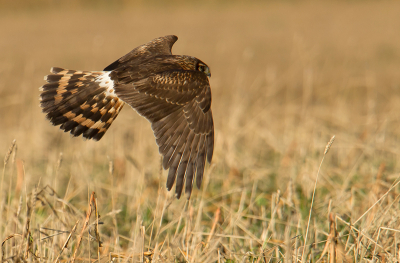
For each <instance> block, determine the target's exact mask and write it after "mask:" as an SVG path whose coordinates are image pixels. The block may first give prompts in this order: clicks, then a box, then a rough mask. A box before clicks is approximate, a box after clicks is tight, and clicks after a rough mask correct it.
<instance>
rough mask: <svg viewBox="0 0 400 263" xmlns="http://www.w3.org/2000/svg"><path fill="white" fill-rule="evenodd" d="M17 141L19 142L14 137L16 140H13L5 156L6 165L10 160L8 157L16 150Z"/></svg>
mask: <svg viewBox="0 0 400 263" xmlns="http://www.w3.org/2000/svg"><path fill="white" fill-rule="evenodd" d="M16 142H17V140H16V139H14V140H13V141H12V143H11V146H10V148H8V151H7V153H6V156H5V157H4V165H6V164H7V162H8V159H10V155H11V153H12V151H13V150H14V147H15V143H16Z"/></svg>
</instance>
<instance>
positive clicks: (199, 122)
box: [115, 70, 214, 198]
mask: <svg viewBox="0 0 400 263" xmlns="http://www.w3.org/2000/svg"><path fill="white" fill-rule="evenodd" d="M115 92H116V94H117V96H118V98H120V99H121V100H123V101H124V102H126V103H128V104H129V105H130V106H131V107H132V108H133V109H135V110H136V111H137V112H138V113H139V114H140V115H142V116H144V117H145V118H146V119H148V120H149V121H150V122H151V127H152V129H153V131H154V135H155V137H156V141H157V145H158V147H159V151H160V153H161V154H162V156H163V167H164V169H169V172H168V179H167V188H168V190H170V189H171V188H172V186H173V185H174V183H175V182H176V195H177V197H178V198H179V197H180V196H181V193H182V189H183V185H184V184H185V192H186V194H187V195H188V197H189V196H190V194H191V191H192V186H193V180H194V178H196V185H197V187H198V188H200V185H201V181H202V178H203V173H204V166H205V161H206V159H207V161H208V162H211V159H212V155H213V149H214V124H213V117H212V112H211V109H210V106H211V90H210V85H209V82H208V78H207V76H206V75H205V74H204V73H202V72H198V71H184V70H172V71H165V72H162V73H159V74H154V75H151V76H149V77H147V78H144V79H142V80H140V81H138V82H135V83H134V84H123V85H117V86H116V87H115Z"/></svg>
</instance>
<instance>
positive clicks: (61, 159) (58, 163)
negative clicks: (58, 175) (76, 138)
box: [56, 152, 63, 171]
mask: <svg viewBox="0 0 400 263" xmlns="http://www.w3.org/2000/svg"><path fill="white" fill-rule="evenodd" d="M62 161H63V153H62V152H60V156H59V157H58V160H57V167H56V171H58V170H59V169H60V167H61V164H62Z"/></svg>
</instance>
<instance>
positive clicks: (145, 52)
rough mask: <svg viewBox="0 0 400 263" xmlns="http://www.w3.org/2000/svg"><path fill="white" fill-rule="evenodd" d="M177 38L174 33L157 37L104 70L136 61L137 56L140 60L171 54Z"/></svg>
mask: <svg viewBox="0 0 400 263" xmlns="http://www.w3.org/2000/svg"><path fill="white" fill-rule="evenodd" d="M177 40H178V37H177V36H174V35H169V36H164V37H159V38H155V39H153V40H152V41H150V42H148V43H146V44H143V45H141V46H138V47H137V48H135V49H133V50H132V51H131V52H129V53H128V54H126V55H124V56H123V57H121V58H119V59H117V60H116V61H114V62H113V63H111V64H110V65H108V66H107V67H106V68H105V69H104V71H111V70H114V69H116V68H118V67H120V66H123V65H126V64H127V63H130V62H132V61H134V60H135V59H137V58H140V60H144V59H146V58H147V57H153V56H155V55H171V49H172V46H173V45H174V43H175V42H176V41H177Z"/></svg>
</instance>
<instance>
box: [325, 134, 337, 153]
mask: <svg viewBox="0 0 400 263" xmlns="http://www.w3.org/2000/svg"><path fill="white" fill-rule="evenodd" d="M334 140H335V135H333V136H332V138H331V140H330V141H329V142H328V144H327V145H326V147H325V152H324V155H325V154H327V153H328V152H329V149H330V148H331V146H332V143H333V141H334Z"/></svg>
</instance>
